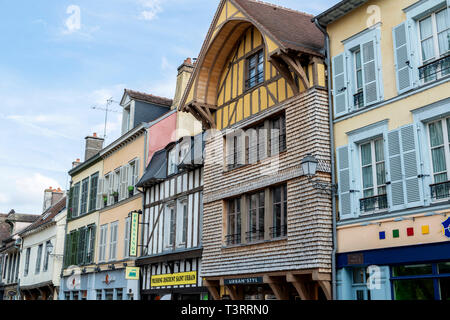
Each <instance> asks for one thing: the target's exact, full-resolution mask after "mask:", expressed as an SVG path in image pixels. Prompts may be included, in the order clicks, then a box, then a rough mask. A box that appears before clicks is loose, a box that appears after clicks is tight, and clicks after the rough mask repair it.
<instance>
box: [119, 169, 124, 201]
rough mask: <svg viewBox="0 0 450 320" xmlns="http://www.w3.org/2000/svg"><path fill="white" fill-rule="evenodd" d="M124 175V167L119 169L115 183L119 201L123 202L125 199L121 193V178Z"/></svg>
mask: <svg viewBox="0 0 450 320" xmlns="http://www.w3.org/2000/svg"><path fill="white" fill-rule="evenodd" d="M124 175H125V170H124V167H120V169H119V181H118V182H117V185H118V192H119V201H120V200H123V199H124V198H125V195H124V192H123V177H124Z"/></svg>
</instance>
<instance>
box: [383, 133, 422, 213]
mask: <svg viewBox="0 0 450 320" xmlns="http://www.w3.org/2000/svg"><path fill="white" fill-rule="evenodd" d="M388 142H389V144H388V146H389V147H388V149H389V176H390V180H391V187H390V189H391V190H390V192H389V194H390V196H389V198H390V205H391V209H392V210H399V209H403V208H405V207H407V208H409V207H415V206H418V205H421V204H422V199H423V194H422V186H421V184H422V181H421V180H419V179H418V175H419V170H418V168H419V161H417V156H418V155H417V151H416V150H417V143H416V138H415V132H414V125H412V124H411V125H407V126H404V127H402V128H400V129H396V130H393V131H391V132H389V134H388Z"/></svg>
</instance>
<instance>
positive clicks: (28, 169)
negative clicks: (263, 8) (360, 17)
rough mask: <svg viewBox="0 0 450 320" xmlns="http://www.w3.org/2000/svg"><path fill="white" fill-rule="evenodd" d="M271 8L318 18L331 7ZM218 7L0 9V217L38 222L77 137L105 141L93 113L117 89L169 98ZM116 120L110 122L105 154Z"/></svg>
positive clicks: (52, 2) (100, 2) (53, 4)
mask: <svg viewBox="0 0 450 320" xmlns="http://www.w3.org/2000/svg"><path fill="white" fill-rule="evenodd" d="M270 2H272V3H274V4H278V5H282V6H285V7H289V8H293V9H297V10H301V11H304V12H308V13H311V14H317V13H320V12H322V11H323V10H325V9H327V8H328V7H330V6H331V5H333V4H335V3H337V2H338V0H315V1H304V0H278V1H276V0H271V1H270ZM218 3H219V0H108V1H107V0H95V1H87V0H78V1H77V0H71V1H66V0H36V1H25V0H15V1H10V0H0V6H1V8H2V10H1V11H0V35H1V40H2V43H3V46H2V50H1V51H0V100H1V103H0V124H1V125H0V136H1V139H0V212H8V211H9V210H11V209H15V210H16V212H26V213H35V214H40V213H41V210H42V200H43V190H44V189H45V188H47V187H49V186H52V187H61V188H63V189H65V188H66V187H67V186H68V180H69V178H68V175H67V171H68V170H69V169H70V168H71V163H72V161H74V160H75V159H76V158H81V160H82V161H83V160H84V159H83V156H84V137H85V136H86V135H88V134H92V133H93V132H98V133H99V134H103V126H104V124H103V123H104V113H103V112H102V111H99V110H93V109H92V108H91V107H92V106H104V105H105V103H106V99H108V98H110V97H113V99H114V100H116V101H119V100H120V98H121V96H122V93H123V89H124V88H130V89H134V90H139V91H144V92H148V93H152V94H156V95H161V96H166V97H169V98H172V97H173V94H174V89H175V77H176V68H177V66H178V65H180V64H181V63H182V61H183V60H184V59H185V58H186V57H196V56H197V55H198V52H199V51H200V47H201V45H202V42H203V40H204V37H205V35H206V32H207V30H208V28H209V25H210V23H211V20H212V18H213V16H214V13H215V10H216V8H217V5H218ZM73 6H76V8H79V13H80V15H79V16H80V20H79V21H80V24H79V25H78V23H77V19H74V17H76V13H77V12H76V10H75V11H73V10H72V8H73ZM6 44H7V45H6ZM113 107H114V108H115V109H116V110H119V109H120V106H119V105H117V104H115V105H113ZM120 116H121V115H120V113H113V114H111V116H110V119H109V122H108V131H107V139H106V143H107V144H108V143H110V142H112V141H113V140H114V139H116V138H117V137H118V136H119V126H120Z"/></svg>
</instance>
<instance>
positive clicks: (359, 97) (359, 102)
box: [353, 91, 364, 109]
mask: <svg viewBox="0 0 450 320" xmlns="http://www.w3.org/2000/svg"><path fill="white" fill-rule="evenodd" d="M353 105H354V106H355V107H356V108H358V109H359V108H362V107H364V92H363V91H361V92H358V93H357V94H354V95H353Z"/></svg>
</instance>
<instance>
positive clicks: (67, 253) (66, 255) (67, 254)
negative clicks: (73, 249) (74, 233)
mask: <svg viewBox="0 0 450 320" xmlns="http://www.w3.org/2000/svg"><path fill="white" fill-rule="evenodd" d="M70 240H71V239H70V234H66V241H65V243H64V268H67V267H68V266H69V265H70V263H69V259H70Z"/></svg>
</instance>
